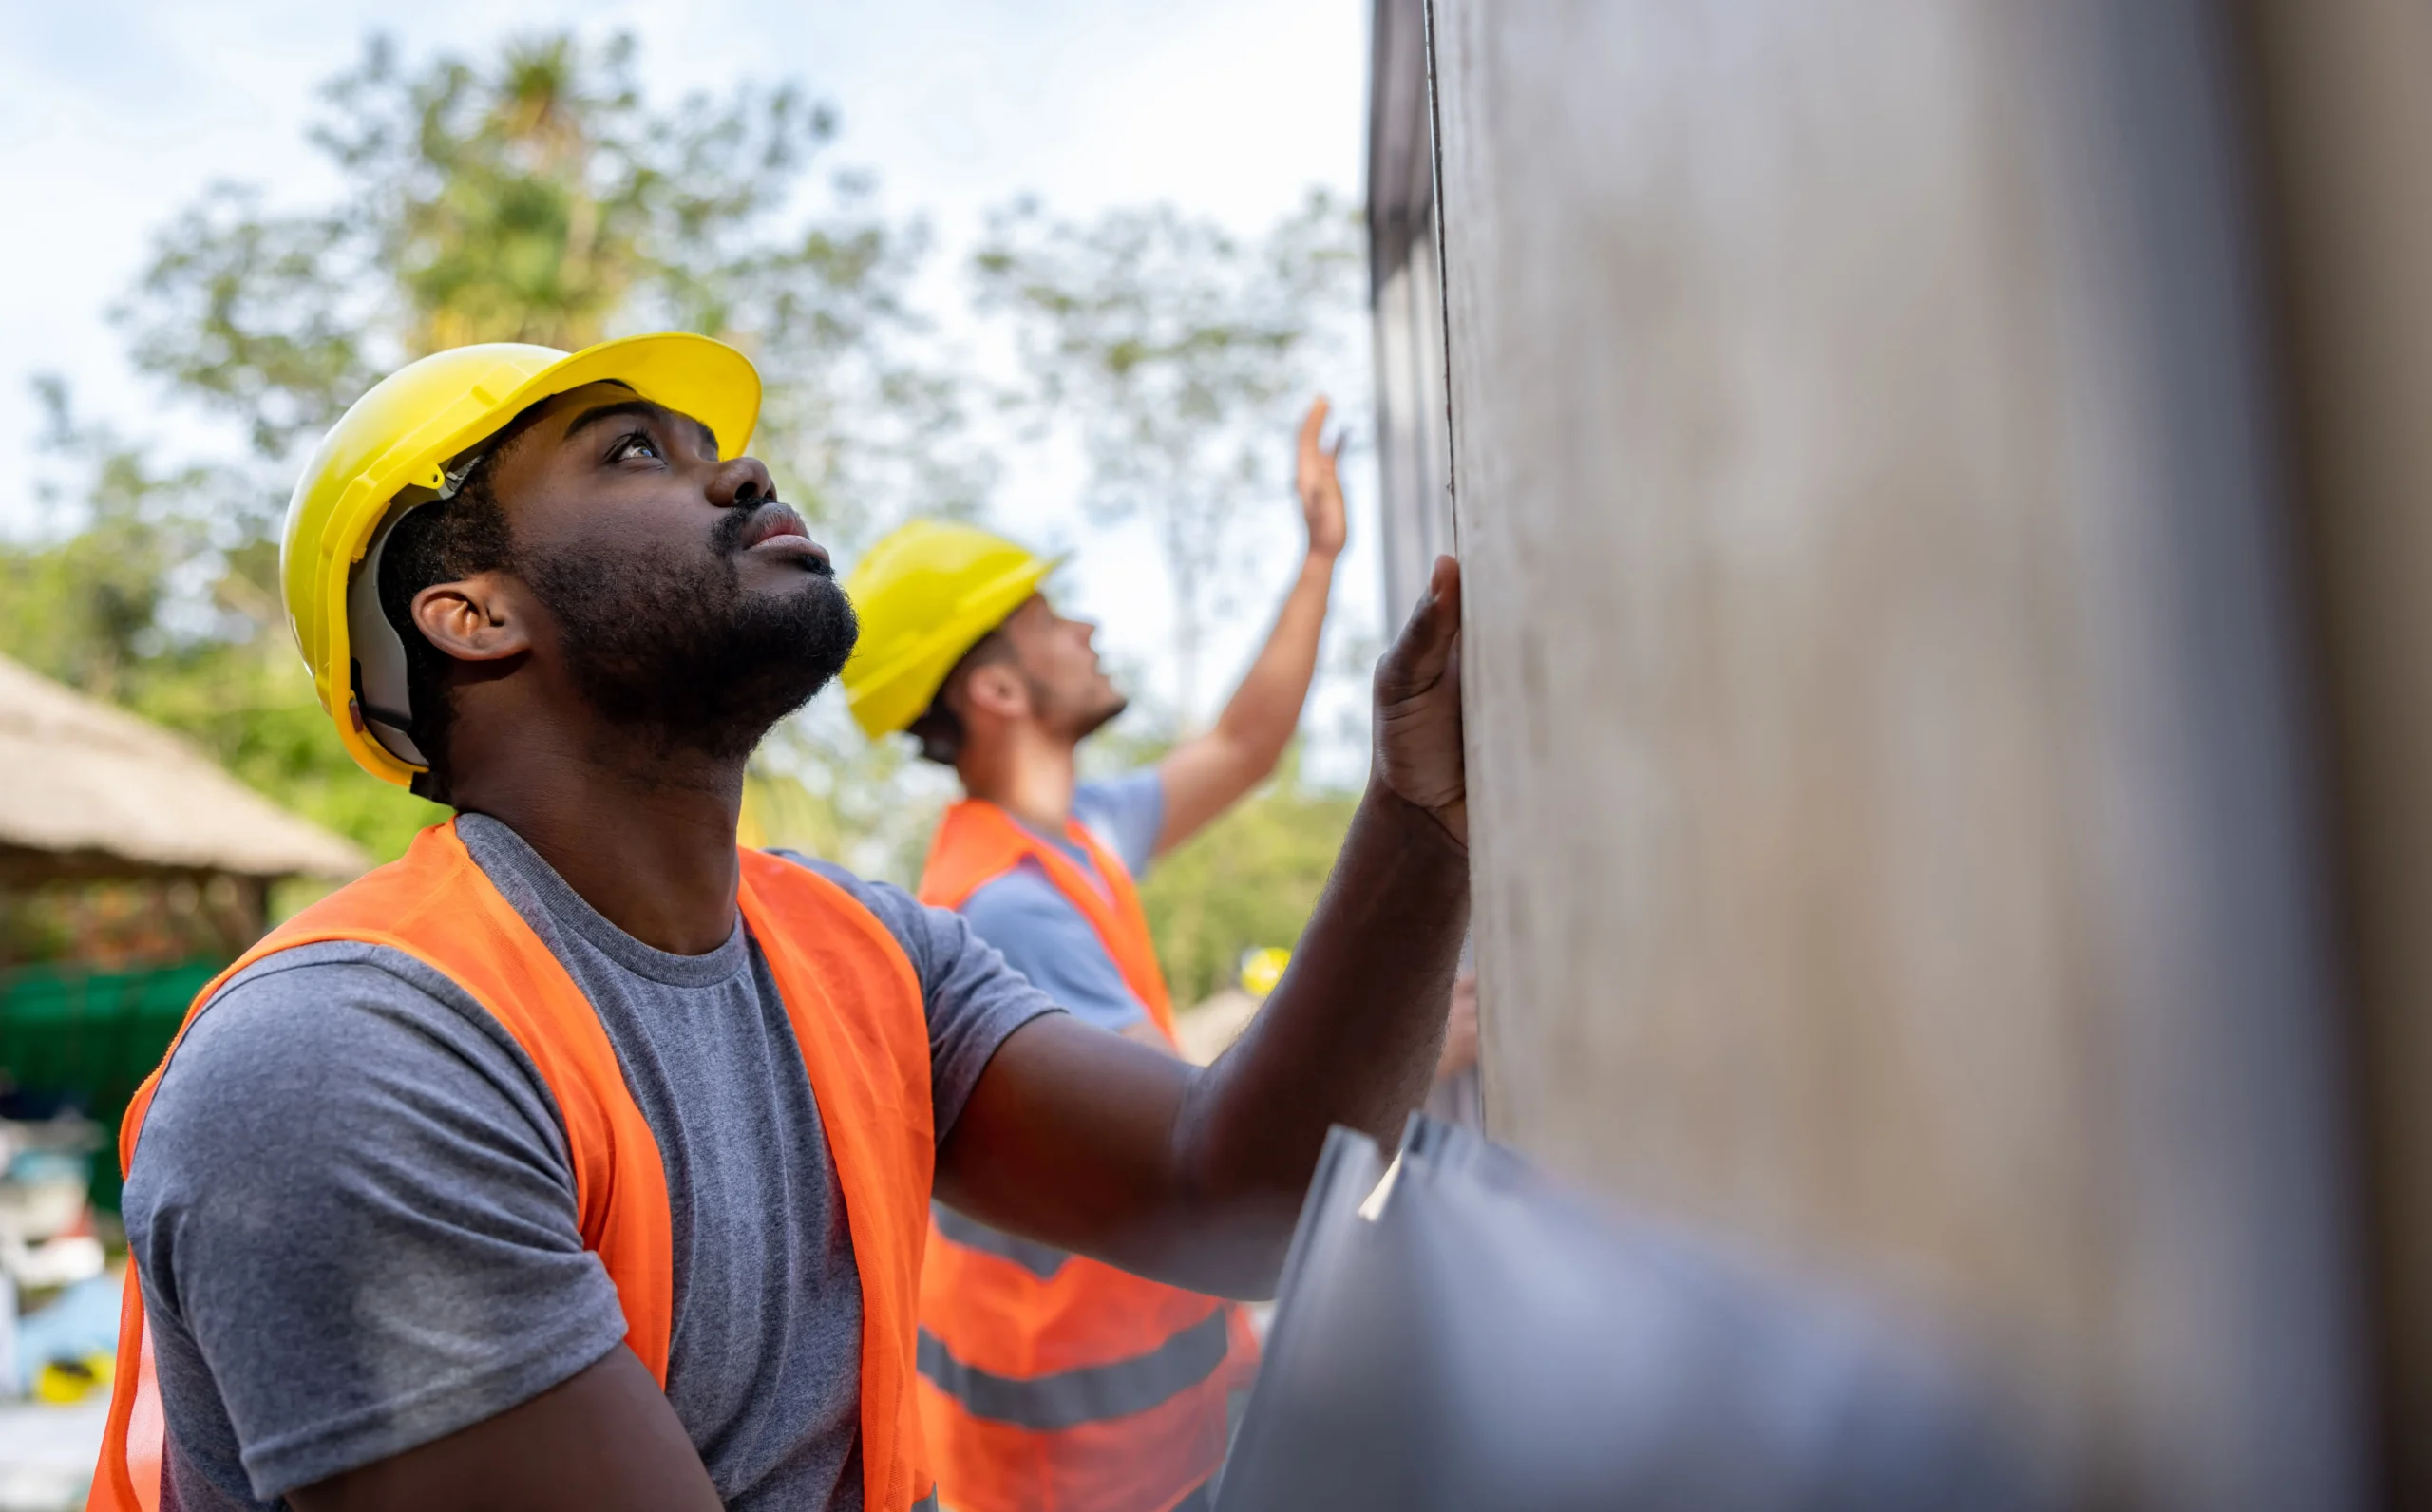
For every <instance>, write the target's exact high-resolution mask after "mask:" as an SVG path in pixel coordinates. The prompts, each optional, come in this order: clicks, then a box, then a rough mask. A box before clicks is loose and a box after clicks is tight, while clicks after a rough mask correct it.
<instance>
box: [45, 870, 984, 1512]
mask: <svg viewBox="0 0 2432 1512" xmlns="http://www.w3.org/2000/svg"><path fill="white" fill-rule="evenodd" d="M741 870H742V879H741V885H740V887H739V889H738V892H737V898H736V901H737V903H738V905H739V907H740V908H741V910H742V914H743V918H744V923H745V925H746V927H747V928H749V929H750V932H751V936H752V939H753V941H754V942H755V943H757V944H758V945H759V947H760V951H761V954H762V955H763V957H764V958H765V959H766V960H767V961H768V963H769V974H770V976H771V977H772V978H773V979H774V980H775V982H776V986H777V994H778V996H779V998H780V999H781V1000H782V1001H783V1002H784V1004H785V1008H786V1015H787V1017H788V1020H790V1021H791V1023H792V1026H793V1030H794V1037H795V1039H796V1040H797V1041H798V1042H799V1043H800V1045H801V1049H802V1056H803V1064H804V1066H805V1068H807V1070H808V1072H809V1076H810V1082H811V1091H812V1095H813V1097H814V1098H815V1099H816V1100H817V1102H818V1105H819V1106H820V1109H821V1113H822V1118H821V1124H822V1127H823V1129H824V1130H825V1132H826V1135H827V1139H828V1144H829V1147H830V1150H831V1152H832V1154H833V1155H834V1157H835V1162H836V1173H837V1179H838V1181H839V1184H840V1185H841V1186H842V1187H843V1189H844V1195H845V1226H846V1232H847V1235H848V1237H849V1238H850V1239H851V1241H852V1246H853V1259H854V1266H855V1269H856V1271H857V1272H858V1273H859V1276H860V1280H861V1287H862V1314H863V1331H862V1379H861V1393H862V1421H861V1429H862V1454H863V1469H864V1500H865V1502H866V1503H867V1505H869V1506H870V1507H872V1508H873V1509H885V1512H913V1509H914V1508H915V1507H916V1503H920V1504H927V1505H930V1506H932V1507H934V1504H935V1503H934V1497H935V1492H936V1482H935V1479H934V1478H933V1477H932V1476H931V1475H930V1474H929V1472H928V1465H929V1463H930V1462H929V1457H928V1455H927V1454H926V1453H925V1451H924V1449H923V1446H922V1438H921V1421H920V1410H919V1408H918V1405H917V1404H918V1389H917V1387H916V1384H915V1383H916V1382H917V1380H918V1375H917V1371H916V1369H915V1355H916V1349H917V1345H916V1334H917V1331H918V1322H917V1318H916V1316H915V1306H916V1302H917V1298H918V1295H919V1292H918V1287H919V1276H920V1272H921V1251H922V1248H923V1244H924V1238H925V1234H926V1227H927V1226H926V1223H925V1222H924V1219H925V1215H926V1211H927V1208H928V1199H929V1185H930V1179H931V1175H932V1169H931V1168H932V1164H933V1162H934V1160H935V1151H936V1143H935V1135H934V1125H933V1122H932V1120H933V1110H932V1105H931V1102H930V1090H929V1042H928V1028H927V1016H926V1013H925V1011H923V1008H922V1004H921V988H920V982H919V979H918V978H917V977H916V976H915V974H914V973H913V970H912V966H911V963H910V962H909V961H908V960H906V959H905V958H904V955H903V952H902V947H901V946H899V945H898V944H897V943H896V942H895V938H894V936H891V935H890V934H888V933H887V931H886V928H885V926H884V925H883V924H881V923H880V922H879V921H878V919H877V918H875V917H872V916H871V914H870V913H869V911H868V910H867V909H864V908H863V907H862V906H861V905H860V904H859V903H858V902H856V901H854V899H853V898H852V897H851V895H849V894H847V893H845V891H844V890H843V889H842V888H839V887H837V886H836V885H835V884H834V883H832V882H830V881H828V880H827V879H826V878H823V877H821V876H819V875H818V874H816V873H814V872H811V871H809V870H807V869H806V868H804V867H801V866H797V865H795V864H793V863H792V862H789V861H785V860H779V859H777V858H775V857H772V856H764V855H761V854H759V853H758V852H755V851H745V852H743V853H741ZM330 940H353V941H360V942H363V943H367V944H374V945H382V946H387V947H389V948H391V949H394V950H399V951H402V952H404V953H405V954H409V955H411V956H413V957H414V958H416V959H417V960H420V961H422V962H423V963H424V964H425V965H428V966H429V967H430V968H431V969H432V970H434V971H436V972H438V973H440V974H442V975H443V976H446V977H447V979H448V980H449V981H451V982H453V983H455V984H456V985H457V986H458V987H459V988H461V989H463V990H464V991H465V992H466V995H468V996H470V997H471V998H472V999H473V1000H474V1001H475V1002H477V1003H479V1004H480V1005H481V1006H482V1008H483V1009H484V1010H485V1011H486V1012H488V1013H489V1015H490V1016H491V1017H492V1018H493V1019H495V1020H496V1021H497V1022H498V1024H499V1026H500V1027H501V1028H502V1029H504V1030H506V1032H507V1033H508V1034H509V1035H510V1036H511V1037H512V1038H513V1039H514V1040H515V1042H516V1044H517V1045H518V1046H519V1047H520V1048H521V1049H523V1052H524V1054H525V1056H526V1057H527V1058H529V1059H530V1061H531V1062H532V1065H533V1066H534V1068H536V1069H537V1070H538V1071H539V1072H540V1074H541V1079H542V1082H543V1083H544V1084H545V1085H546V1087H547V1089H548V1091H549V1095H550V1097H551V1099H552V1101H553V1102H554V1103H555V1104H556V1106H557V1108H558V1113H559V1117H560V1118H561V1121H562V1122H563V1125H564V1129H565V1136H566V1149H567V1154H568V1156H569V1158H570V1160H571V1162H572V1163H573V1166H574V1178H575V1201H576V1207H577V1217H578V1219H579V1222H580V1228H581V1232H582V1241H583V1245H584V1247H585V1248H587V1249H589V1250H591V1251H593V1252H594V1253H595V1254H597V1255H598V1256H599V1258H600V1262H601V1265H602V1266H603V1267H604V1268H605V1269H606V1271H607V1273H608V1277H609V1280H610V1281H611V1282H612V1283H613V1284H614V1286H615V1287H616V1291H617V1300H618V1305H619V1306H620V1307H622V1308H623V1310H624V1314H625V1323H626V1335H625V1342H626V1344H627V1346H628V1347H630V1348H631V1349H632V1350H633V1351H634V1352H635V1354H636V1355H637V1356H639V1357H640V1359H641V1361H642V1363H643V1364H644V1365H645V1366H646V1367H648V1368H649V1370H650V1371H651V1373H652V1374H653V1375H654V1376H655V1377H656V1379H657V1380H658V1381H659V1382H660V1384H661V1385H662V1386H663V1385H665V1383H666V1379H667V1350H668V1337H669V1332H670V1330H671V1328H672V1326H673V1308H674V1280H673V1276H674V1271H673V1264H674V1260H673V1247H672V1241H671V1238H670V1225H669V1217H668V1200H669V1199H668V1191H667V1181H666V1175H665V1172H664V1171H663V1169H662V1168H661V1166H660V1164H659V1159H658V1145H657V1142H656V1137H655V1136H654V1135H653V1134H652V1133H651V1129H650V1125H649V1123H648V1121H647V1120H645V1119H644V1118H643V1116H642V1113H641V1109H640V1108H639V1106H637V1105H636V1104H635V1102H634V1100H633V1096H632V1094H631V1093H630V1092H629V1091H628V1090H627V1089H626V1087H625V1081H624V1071H623V1068H622V1067H621V1065H620V1064H619V1063H618V1059H617V1054H616V1049H615V1047H614V1046H613V1045H611V1044H610V1043H609V1041H608V1036H607V1031H606V1030H604V1029H602V1028H601V1027H600V1024H599V1017H598V1015H597V1014H596V1013H594V1012H593V1011H592V1008H591V1004H590V1000H589V999H588V998H586V997H584V995H583V993H582V991H581V989H580V988H579V987H577V986H576V985H575V982H574V979H573V978H572V977H571V976H570V975H568V974H567V973H566V970H565V968H564V967H563V966H562V965H561V964H560V963H559V962H558V960H557V958H556V957H555V956H553V955H552V954H549V950H548V947H547V946H546V945H545V944H543V943H542V940H541V938H540V936H537V935H535V934H534V933H533V932H532V929H531V927H530V926H529V925H528V924H526V923H525V922H524V921H523V917H522V916H521V915H519V914H517V913H516V912H515V909H514V907H513V905H512V904H510V903H508V902H507V901H506V899H505V898H503V897H502V896H500V894H499V891H498V889H497V888H496V887H495V886H493V885H492V884H491V883H490V880H489V879H488V878H487V877H486V876H485V875H484V874H483V872H482V869H481V867H480V866H479V865H477V864H476V863H475V862H474V860H473V859H472V857H471V855H470V854H469V853H467V852H466V849H465V845H464V841H462V840H460V839H459V838H458V837H457V834H456V828H455V825H454V824H453V823H452V822H451V823H447V824H441V825H437V826H434V827H432V828H430V829H427V830H425V831H423V833H422V834H421V835H419V836H417V837H416V838H415V840H414V842H413V845H412V847H411V848H410V849H409V851H407V853H406V855H405V856H404V858H403V859H401V860H397V861H394V862H392V863H390V865H387V866H383V867H381V868H379V869H378V870H377V871H374V872H372V873H371V874H370V875H368V876H366V877H364V878H362V879H358V880H356V881H355V882H353V883H352V884H351V885H349V886H347V887H344V888H341V889H340V890H339V891H337V892H336V893H333V894H332V895H331V896H330V897H328V898H323V899H322V900H321V901H320V902H318V903H315V904H314V905H313V906H312V907H311V908H308V909H306V910H305V911H304V912H303V913H301V914H298V915H297V916H296V917H295V918H293V919H290V920H289V921H288V922H287V923H285V924H283V925H281V926H280V927H279V928H277V929H276V930H274V931H273V932H272V933H271V934H270V935H269V936H266V937H265V938H264V939H263V940H262V941H261V942H260V943H259V944H257V945H256V946H255V947H254V948H253V949H252V950H250V951H247V952H246V953H245V954H244V955H243V956H242V957H240V958H239V959H238V960H237V963H236V964H235V965H233V966H231V967H229V968H228V970H227V971H225V972H223V973H220V974H219V975H218V977H216V978H215V979H213V981H212V982H211V983H210V984H209V985H207V986H206V987H204V988H203V990H202V991H201V992H199V993H198V994H197V995H196V997H195V1001H194V1006H193V1007H192V1008H191V1009H189V1010H188V1011H187V1014H186V1021H185V1024H184V1026H182V1027H180V1030H178V1039H180V1040H181V1039H183V1038H184V1036H185V1033H186V1030H188V1029H191V1028H192V1027H193V1025H194V1022H195V1019H196V1017H197V1016H198V1015H199V1014H200V1013H201V1012H202V1011H203V1010H204V1008H205V1006H206V1005H207V1004H209V1002H210V1001H211V999H212V997H213V996H214V995H215V994H216V993H217V992H218V990H219V989H220V987H221V986H222V985H223V984H225V983H226V982H227V981H228V980H229V978H230V977H232V976H234V975H235V974H236V973H238V972H240V971H243V970H244V969H245V968H247V967H249V966H251V965H252V964H254V963H255V962H256V961H258V960H260V959H261V958H262V957H264V956H266V955H269V954H273V953H274V952H276V951H282V950H290V949H294V948H295V947H296V946H299V945H308V944H314V943H319V942H322V941H330ZM176 1053H177V1040H172V1041H171V1042H170V1046H169V1052H168V1056H164V1057H163V1058H162V1061H161V1067H162V1068H166V1067H167V1065H168V1063H169V1058H170V1057H174V1056H175V1055H176ZM160 1079H161V1071H160V1070H155V1071H154V1072H153V1073H152V1074H151V1076H149V1077H147V1078H146V1079H145V1080H144V1082H143V1085H142V1087H140V1088H138V1089H137V1091H136V1094H135V1098H134V1100H133V1102H132V1103H131V1104H130V1105H129V1106H128V1108H127V1113H126V1120H125V1123H124V1124H123V1125H121V1128H120V1132H119V1163H120V1169H121V1170H122V1171H125V1170H126V1169H128V1168H129V1167H131V1166H132V1164H133V1162H134V1157H135V1149H136V1143H137V1140H138V1138H139V1137H140V1135H141V1134H142V1126H143V1117H144V1113H145V1112H146V1110H147V1109H149V1107H150V1106H151V1102H152V1094H153V1091H154V1089H155V1088H156V1087H158V1085H159V1083H160ZM120 1319H121V1323H120V1330H119V1355H118V1373H117V1376H116V1384H115V1386H114V1388H113V1389H112V1391H111V1398H110V1415H109V1422H108V1427H107V1428H106V1430H105V1433H104V1439H103V1444H102V1458H101V1463H100V1465H98V1466H97V1467H96V1469H95V1471H94V1478H93V1491H92V1497H91V1501H90V1502H89V1503H87V1504H88V1506H89V1507H91V1508H92V1509H94V1512H158V1508H159V1506H160V1501H161V1489H160V1487H161V1458H162V1455H161V1417H160V1403H159V1388H158V1385H157V1383H156V1381H155V1379H154V1376H153V1370H152V1357H151V1356H152V1350H151V1341H150V1339H149V1338H148V1337H147V1331H146V1330H145V1328H144V1326H143V1303H142V1293H141V1291H140V1290H139V1288H138V1285H137V1277H136V1272H135V1269H134V1267H132V1266H130V1267H128V1270H127V1289H126V1295H125V1300H124V1302H123V1305H122V1307H121V1310H120ZM921 1499H929V1500H927V1501H926V1502H922V1501H921Z"/></svg>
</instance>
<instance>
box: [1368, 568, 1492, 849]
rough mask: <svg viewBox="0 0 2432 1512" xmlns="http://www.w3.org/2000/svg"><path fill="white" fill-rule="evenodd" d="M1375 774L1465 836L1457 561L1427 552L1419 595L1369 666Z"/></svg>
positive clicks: (1466, 810)
mask: <svg viewBox="0 0 2432 1512" xmlns="http://www.w3.org/2000/svg"><path fill="white" fill-rule="evenodd" d="M1376 698H1377V721H1376V729H1377V777H1378V781H1380V782H1382V783H1383V784H1385V786H1386V788H1387V789H1388V790H1390V791H1391V792H1392V793H1393V794H1394V795H1395V796H1396V797H1397V798H1400V799H1402V800H1403V801H1404V802H1406V803H1412V804H1414V805H1416V806H1417V807H1419V808H1421V809H1424V810H1426V811H1427V813H1428V814H1430V815H1431V816H1433V817H1434V818H1435V822H1437V823H1439V824H1442V825H1443V826H1444V828H1445V830H1446V832H1447V833H1449V834H1450V835H1451V836H1452V837H1453V838H1454V840H1456V841H1460V842H1461V843H1462V844H1463V845H1467V844H1469V842H1470V817H1469V788H1468V785H1467V778H1466V775H1465V773H1464V770H1463V767H1462V756H1461V564H1460V563H1459V562H1457V561H1454V559H1453V558H1450V557H1438V558H1435V571H1434V572H1432V573H1430V574H1429V575H1428V578H1427V596H1426V597H1425V598H1424V599H1422V600H1420V602H1419V606H1418V610H1417V612H1416V613H1415V614H1412V615H1411V616H1410V623H1409V624H1407V625H1405V626H1403V627H1402V633H1401V634H1400V636H1399V637H1397V639H1396V640H1395V641H1394V644H1393V647H1392V649H1391V650H1389V651H1387V652H1385V655H1384V659H1383V660H1381V661H1379V662H1378V664H1377V683H1376Z"/></svg>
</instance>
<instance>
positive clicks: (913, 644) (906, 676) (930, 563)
mask: <svg viewBox="0 0 2432 1512" xmlns="http://www.w3.org/2000/svg"><path fill="white" fill-rule="evenodd" d="M1055 565H1056V563H1055V560H1051V559H1050V558H1045V557H1041V556H1039V555H1038V554H1037V553H1036V552H1034V551H1031V550H1030V549H1029V548H1027V547H1024V546H1017V545H1016V544H1015V543H1014V542H1012V541H1010V540H1007V539H1005V538H1004V537H1002V536H997V535H992V534H990V533H989V532H987V531H984V530H981V529H980V528H979V527H978V526H977V525H959V524H956V523H954V522H953V521H951V520H913V521H912V522H911V523H909V524H906V525H902V526H900V527H898V528H897V529H896V530H894V531H892V532H890V533H889V534H888V536H887V538H886V539H884V540H882V541H880V542H879V543H878V544H877V545H875V546H872V547H871V548H870V549H869V552H868V554H867V555H865V556H864V557H863V558H862V559H861V562H860V563H859V564H858V565H857V566H855V567H854V569H853V571H852V574H851V576H848V577H846V578H845V596H846V597H848V598H850V599H851V600H852V601H853V613H854V614H856V615H858V616H859V617H860V619H861V622H862V638H861V640H860V642H859V643H858V644H857V645H856V646H855V647H854V648H853V659H852V660H850V661H848V662H846V663H845V675H844V677H843V679H842V680H843V682H844V684H845V704H846V705H847V707H849V708H850V709H852V711H853V720H854V722H855V723H856V724H858V725H860V726H861V727H862V732H863V733H864V734H865V735H867V736H869V737H870V738H871V739H872V740H876V739H878V738H879V737H880V736H882V735H891V734H893V733H895V732H896V731H897V730H899V729H902V728H904V727H905V726H907V725H910V724H911V723H912V722H913V721H914V720H916V719H918V718H920V717H921V714H922V713H923V712H924V711H926V710H927V709H928V707H929V704H930V702H931V701H932V700H934V699H935V698H936V697H937V696H938V689H939V688H940V686H941V685H942V684H943V683H944V682H945V680H946V673H948V672H950V671H954V664H955V663H957V662H959V661H960V660H962V653H963V652H967V651H969V650H970V649H971V648H972V647H974V646H976V645H978V644H979V640H980V637H981V636H983V635H985V634H987V633H989V632H990V631H992V630H995V629H996V628H997V626H999V625H1001V624H1003V623H1004V622H1005V616H1007V615H1008V614H1012V613H1013V612H1014V611H1015V610H1016V609H1019V608H1020V607H1021V606H1022V601H1023V600H1024V599H1026V598H1028V597H1030V595H1033V594H1035V593H1036V592H1038V585H1039V583H1040V581H1041V580H1042V579H1044V578H1045V577H1046V576H1047V575H1048V574H1049V573H1051V572H1053V571H1054V570H1055Z"/></svg>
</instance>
